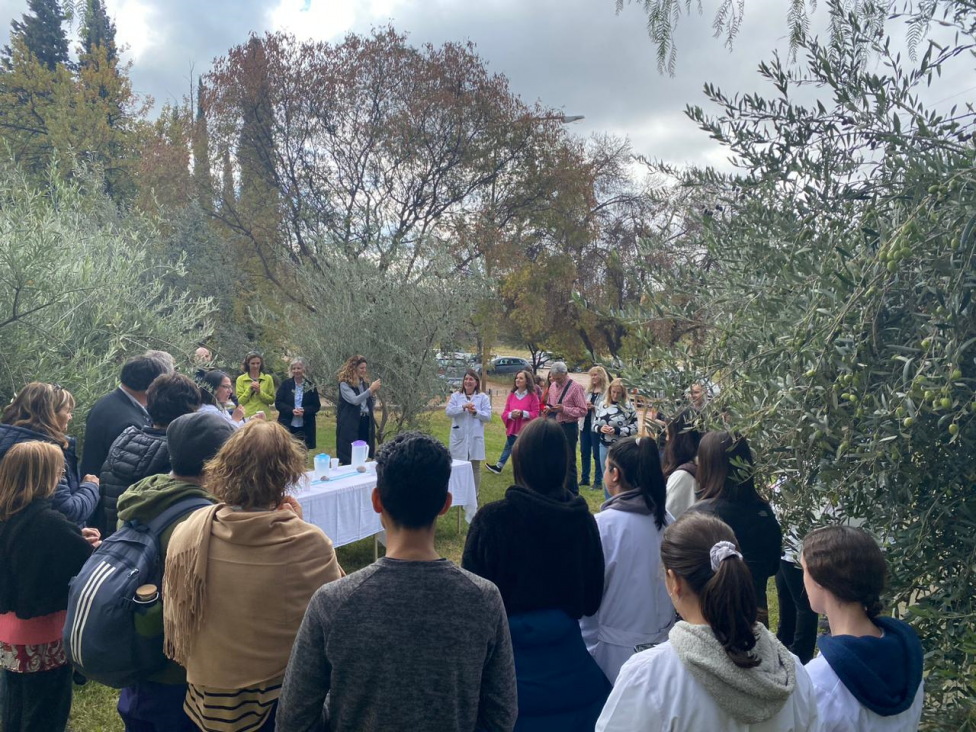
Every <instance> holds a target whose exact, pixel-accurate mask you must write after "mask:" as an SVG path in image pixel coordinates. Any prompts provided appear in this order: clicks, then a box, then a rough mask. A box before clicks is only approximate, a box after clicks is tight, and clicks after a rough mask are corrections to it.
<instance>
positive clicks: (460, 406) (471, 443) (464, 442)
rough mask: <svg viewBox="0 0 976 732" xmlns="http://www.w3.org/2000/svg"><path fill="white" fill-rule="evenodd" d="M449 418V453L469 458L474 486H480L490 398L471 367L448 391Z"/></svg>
mask: <svg viewBox="0 0 976 732" xmlns="http://www.w3.org/2000/svg"><path fill="white" fill-rule="evenodd" d="M444 412H445V413H446V414H447V416H448V417H450V418H451V421H452V423H451V441H450V450H451V456H452V457H453V458H454V459H455V460H469V461H470V462H471V470H472V471H473V472H474V485H475V489H479V488H480V487H481V463H482V462H484V459H485V425H486V424H487V423H488V422H490V421H491V400H490V399H489V398H488V395H487V394H482V393H481V379H480V378H478V374H476V373H475V372H474V371H473V370H472V369H468V370H467V371H466V372H465V373H464V381H462V382H461V388H460V389H459V390H458V391H456V392H454V393H453V394H451V399H450V401H449V402H448V403H447V409H445V410H444Z"/></svg>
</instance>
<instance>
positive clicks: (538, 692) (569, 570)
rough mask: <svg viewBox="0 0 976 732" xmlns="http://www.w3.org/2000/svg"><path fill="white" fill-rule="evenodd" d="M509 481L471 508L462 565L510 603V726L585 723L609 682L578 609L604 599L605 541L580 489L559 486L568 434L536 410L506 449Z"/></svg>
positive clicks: (574, 727) (571, 729) (584, 726)
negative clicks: (514, 699) (513, 689)
mask: <svg viewBox="0 0 976 732" xmlns="http://www.w3.org/2000/svg"><path fill="white" fill-rule="evenodd" d="M512 462H513V464H514V467H515V483H516V485H513V486H512V487H511V488H509V489H508V490H507V491H506V492H505V497H504V498H503V499H502V500H500V501H495V502H493V503H489V504H488V505H486V506H484V507H483V508H481V509H480V510H479V511H478V514H477V515H476V516H475V518H474V521H473V522H472V523H471V528H470V530H469V531H468V539H467V542H466V543H465V545H464V555H463V557H462V560H461V566H462V567H464V569H466V570H468V571H469V572H474V573H475V574H477V575H479V576H481V577H484V578H485V579H487V580H489V581H491V582H493V583H494V584H495V585H496V586H497V587H498V590H499V592H501V595H502V601H503V602H504V603H505V611H506V612H507V613H508V623H509V629H510V631H511V636H512V648H513V651H514V654H515V668H516V685H517V688H518V705H519V718H518V721H517V722H516V725H515V732H522V731H523V730H524V731H526V732H528V731H530V730H531V731H532V732H536V731H537V730H560V732H583V731H584V730H585V731H587V732H592V730H593V725H594V724H595V723H596V720H597V717H598V716H599V715H600V710H601V709H602V708H603V704H604V702H606V699H607V695H608V694H609V693H610V682H609V681H607V678H606V676H604V674H603V672H602V671H601V670H600V667H599V666H597V664H596V661H594V660H593V657H592V656H591V655H590V654H589V652H587V650H586V644H585V643H584V642H583V636H582V633H581V631H580V627H579V619H580V618H581V617H583V616H584V615H593V614H594V613H595V612H596V611H597V610H599V609H600V602H601V600H602V599H603V583H604V566H603V544H602V542H601V541H600V531H599V529H598V528H597V525H596V519H594V518H593V514H591V513H590V509H589V506H588V505H587V503H586V499H584V498H582V497H580V496H577V495H574V494H572V493H570V492H569V491H568V490H566V487H565V478H566V472H567V465H568V464H569V443H568V441H567V440H566V435H565V433H564V432H563V429H562V428H561V427H560V426H559V425H557V424H556V422H555V420H551V419H534V420H532V421H531V422H529V423H528V424H527V425H526V426H525V427H524V428H523V429H522V431H521V432H520V433H519V436H518V439H517V440H516V441H515V446H514V449H513V450H512Z"/></svg>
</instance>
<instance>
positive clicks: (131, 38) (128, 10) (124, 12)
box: [111, 0, 160, 62]
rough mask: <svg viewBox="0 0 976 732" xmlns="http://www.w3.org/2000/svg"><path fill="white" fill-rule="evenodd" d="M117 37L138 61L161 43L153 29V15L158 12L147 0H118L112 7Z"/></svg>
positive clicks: (131, 56) (131, 57) (132, 58)
mask: <svg viewBox="0 0 976 732" xmlns="http://www.w3.org/2000/svg"><path fill="white" fill-rule="evenodd" d="M111 12H112V15H113V16H114V20H115V29H116V36H117V38H118V39H119V40H120V41H121V42H122V43H123V44H124V45H125V46H126V47H127V48H128V53H127V54H126V55H127V56H128V57H129V58H130V59H131V60H132V61H134V62H138V61H139V59H140V58H141V57H142V56H144V55H145V53H146V52H147V51H148V50H149V49H150V48H152V47H153V46H155V45H156V44H158V43H159V40H160V38H159V34H158V33H156V32H155V31H154V30H153V22H152V16H153V15H155V14H156V12H158V10H157V8H155V7H154V6H153V4H152V3H150V2H147V1H146V0H116V2H115V3H114V4H113V6H112V9H111Z"/></svg>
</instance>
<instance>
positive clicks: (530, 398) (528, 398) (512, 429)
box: [502, 391, 539, 437]
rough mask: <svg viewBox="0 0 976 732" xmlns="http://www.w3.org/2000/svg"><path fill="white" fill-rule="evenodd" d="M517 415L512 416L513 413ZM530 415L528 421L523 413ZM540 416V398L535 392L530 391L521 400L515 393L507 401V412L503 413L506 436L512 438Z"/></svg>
mask: <svg viewBox="0 0 976 732" xmlns="http://www.w3.org/2000/svg"><path fill="white" fill-rule="evenodd" d="M513 411H514V412H516V414H514V415H513V414H512V412H513ZM523 411H525V412H528V413H529V419H526V418H525V417H524V416H523V415H522V412H523ZM538 416H539V397H538V396H536V394H535V392H534V391H529V392H527V393H526V395H525V396H524V397H522V398H521V399H519V398H518V397H516V396H515V392H514V391H513V392H512V393H511V394H509V395H508V399H507V400H506V401H505V410H504V411H503V412H502V421H503V422H504V423H505V434H506V435H508V436H509V437H511V436H512V435H517V434H518V433H519V432H521V431H522V427H523V426H524V425H525V424H526V423H527V422H528V421H529V420H531V419H535V418H536V417H538Z"/></svg>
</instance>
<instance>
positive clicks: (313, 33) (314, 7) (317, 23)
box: [268, 0, 403, 41]
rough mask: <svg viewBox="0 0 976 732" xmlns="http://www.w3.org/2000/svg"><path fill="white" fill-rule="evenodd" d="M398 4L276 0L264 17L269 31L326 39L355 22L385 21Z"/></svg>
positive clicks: (398, 1) (374, 0)
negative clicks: (275, 4)
mask: <svg viewBox="0 0 976 732" xmlns="http://www.w3.org/2000/svg"><path fill="white" fill-rule="evenodd" d="M401 5H403V0H279V2H278V5H277V6H276V7H275V8H273V9H271V10H270V11H269V12H268V19H269V21H270V23H269V24H270V27H271V29H272V30H276V31H277V30H283V31H288V32H289V33H294V34H295V35H296V36H297V37H299V38H311V39H314V40H318V41H328V40H334V39H336V38H339V37H341V36H342V35H344V34H345V33H347V32H348V31H350V30H352V29H353V27H354V26H356V25H363V24H371V23H377V24H381V23H385V22H387V21H388V20H389V18H390V17H392V16H393V15H394V13H395V11H396V9H397V8H398V7H399V6H401Z"/></svg>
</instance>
